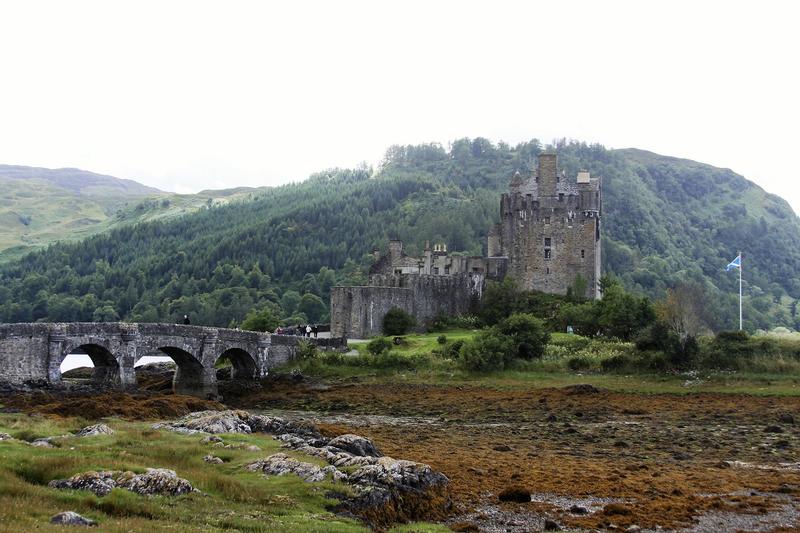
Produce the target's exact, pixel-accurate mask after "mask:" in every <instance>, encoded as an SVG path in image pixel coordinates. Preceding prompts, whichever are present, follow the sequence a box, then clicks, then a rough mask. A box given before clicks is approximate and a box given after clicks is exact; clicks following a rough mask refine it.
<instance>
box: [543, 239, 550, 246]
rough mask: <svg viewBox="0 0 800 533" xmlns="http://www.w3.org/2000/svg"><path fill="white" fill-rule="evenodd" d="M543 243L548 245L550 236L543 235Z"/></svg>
mask: <svg viewBox="0 0 800 533" xmlns="http://www.w3.org/2000/svg"><path fill="white" fill-rule="evenodd" d="M544 245H545V246H550V237H545V238H544Z"/></svg>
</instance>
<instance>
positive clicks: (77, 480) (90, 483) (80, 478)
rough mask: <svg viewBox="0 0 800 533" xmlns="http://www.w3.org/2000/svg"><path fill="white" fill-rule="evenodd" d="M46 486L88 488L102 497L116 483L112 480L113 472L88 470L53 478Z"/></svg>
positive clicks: (75, 488) (74, 488) (73, 488)
mask: <svg viewBox="0 0 800 533" xmlns="http://www.w3.org/2000/svg"><path fill="white" fill-rule="evenodd" d="M47 486H48V487H51V488H54V489H72V490H88V491H89V492H91V493H93V494H95V495H96V496H101V497H102V496H105V495H107V494H108V493H109V492H111V489H113V488H114V487H116V486H117V483H116V481H114V472H111V471H100V472H93V471H90V472H84V473H82V474H75V475H74V476H72V477H70V478H67V479H54V480H53V481H51V482H50V483H48V484H47Z"/></svg>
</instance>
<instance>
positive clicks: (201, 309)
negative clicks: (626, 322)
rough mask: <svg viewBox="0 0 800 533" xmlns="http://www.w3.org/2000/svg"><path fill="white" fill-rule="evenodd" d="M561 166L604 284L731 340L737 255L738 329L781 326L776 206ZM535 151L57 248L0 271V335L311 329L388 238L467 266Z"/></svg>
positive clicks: (407, 165) (584, 160)
mask: <svg viewBox="0 0 800 533" xmlns="http://www.w3.org/2000/svg"><path fill="white" fill-rule="evenodd" d="M550 148H554V149H557V151H558V152H559V161H560V165H561V167H562V168H563V169H564V170H565V171H566V172H567V173H568V174H570V175H572V174H574V173H575V172H577V170H578V169H579V168H587V169H589V170H591V172H592V174H593V175H600V176H602V177H603V180H604V181H603V186H604V210H605V212H604V246H605V257H604V269H605V270H606V271H608V272H611V273H614V274H615V275H617V276H618V277H620V278H621V279H622V281H623V283H624V284H625V285H626V286H627V287H628V288H630V289H633V290H636V291H640V292H643V293H645V294H648V295H650V296H651V297H653V298H660V297H663V294H664V290H665V289H666V288H667V287H670V286H672V285H674V284H675V283H677V282H680V281H687V280H691V281H696V282H698V283H700V284H702V285H703V286H704V288H705V292H706V296H707V299H708V301H709V302H710V303H712V304H713V305H711V306H710V311H711V316H710V320H711V322H712V326H714V327H715V328H717V329H723V328H731V327H733V325H734V323H735V318H736V313H737V311H736V294H737V293H736V280H737V279H738V278H737V277H736V275H735V273H726V272H725V271H724V267H725V265H726V264H727V263H728V262H729V261H730V260H731V259H733V257H734V256H735V255H736V251H737V249H742V250H743V251H744V252H745V265H746V267H745V276H746V279H747V284H746V296H747V298H746V300H745V317H746V326H747V327H749V328H750V329H755V328H757V327H774V326H777V325H786V326H790V327H795V322H796V320H795V316H794V311H795V309H796V306H795V305H794V302H795V300H796V299H797V298H799V297H800V276H798V275H797V273H796V272H795V266H796V265H797V264H798V260H800V221H798V218H797V217H796V216H795V214H794V213H793V212H792V210H791V208H790V207H789V206H788V204H786V202H785V201H783V200H782V199H780V198H778V197H776V196H774V195H769V194H767V193H766V192H764V191H763V190H762V189H761V188H759V187H758V186H756V185H755V184H753V183H751V182H749V181H747V180H746V179H744V178H743V177H742V176H739V175H737V174H735V173H734V172H732V171H730V170H727V169H720V168H715V167H711V166H709V165H704V164H701V163H696V162H692V161H688V160H682V159H676V158H671V157H664V156H659V155H656V154H652V153H649V152H644V151H641V150H633V149H629V150H607V149H605V148H603V147H601V146H596V145H595V146H588V145H585V144H581V143H559V144H558V145H557V146H554V147H550ZM542 149H544V147H543V146H542V145H541V144H540V143H539V142H538V141H535V140H534V141H531V142H528V143H523V144H520V145H517V146H515V147H510V146H508V145H505V144H502V143H501V144H500V145H497V146H495V145H493V144H492V143H490V142H489V141H486V140H485V139H474V140H469V139H462V140H459V141H456V142H454V143H453V144H452V146H451V147H450V149H449V150H446V149H444V148H442V147H441V146H438V145H419V146H405V147H392V148H390V149H389V150H388V151H387V154H386V158H385V160H384V161H383V163H382V164H381V167H380V168H379V169H378V170H377V171H371V170H370V169H365V168H362V169H355V170H331V171H327V172H322V173H319V174H316V175H314V176H312V177H310V178H309V179H308V180H306V181H305V182H303V183H300V184H293V185H287V186H283V187H276V188H273V189H268V190H262V191H258V192H255V193H251V196H252V199H251V200H246V201H244V200H243V201H240V202H236V203H235V205H231V206H225V205H220V206H215V207H213V208H211V209H204V210H201V211H197V212H195V213H193V214H189V215H187V216H183V217H179V218H173V219H171V220H170V221H169V223H164V222H160V221H153V222H149V223H144V224H137V225H135V226H131V225H128V226H125V227H120V228H117V229H115V230H113V231H111V232H107V233H103V234H101V235H97V236H95V237H92V238H90V239H86V240H84V241H81V242H76V243H64V244H59V245H56V246H52V247H50V248H49V249H47V250H44V251H40V252H37V253H33V254H30V255H28V256H26V257H24V258H23V259H21V260H19V261H14V262H12V263H9V264H8V265H6V266H5V267H3V268H2V270H1V271H0V281H2V286H0V320H3V321H24V320H37V319H49V320H79V319H81V320H91V319H96V320H103V319H109V320H110V319H116V318H124V319H131V320H147V321H151V320H174V319H175V318H176V317H178V316H179V315H182V314H183V313H189V314H191V315H192V316H193V317H194V318H195V320H196V322H197V323H208V324H216V325H228V324H231V323H236V322H237V321H240V320H241V319H242V318H243V317H244V315H245V314H246V313H247V312H248V311H249V310H250V309H251V308H253V307H257V306H268V307H270V308H271V309H272V310H273V311H274V312H275V313H277V314H280V315H281V316H284V317H290V318H289V319H290V320H304V319H308V320H312V321H316V320H324V319H326V318H327V317H326V316H325V314H326V299H327V297H328V294H329V289H330V286H331V285H332V284H334V283H357V282H360V281H363V271H364V269H365V268H366V266H367V265H368V264H369V257H368V256H367V254H368V252H369V251H370V250H371V249H372V248H373V247H374V246H384V245H385V242H386V240H387V239H388V238H390V237H391V238H400V239H403V240H405V241H406V242H407V243H408V246H409V248H410V253H414V252H415V251H417V250H418V248H419V247H420V246H421V245H422V243H423V242H424V240H426V239H430V240H432V241H442V242H447V243H448V245H449V248H450V249H451V250H462V251H464V252H466V253H470V254H479V253H482V252H483V247H484V241H485V235H486V230H487V228H488V226H489V224H490V223H492V222H494V221H496V219H497V218H498V213H497V209H498V204H499V193H500V192H501V191H503V190H505V189H506V187H507V184H508V181H509V178H510V176H511V175H512V174H513V172H514V171H515V170H517V169H520V170H522V171H527V170H529V169H530V168H532V166H533V165H534V164H535V160H536V155H537V154H538V153H539V152H540V151H541V150H542Z"/></svg>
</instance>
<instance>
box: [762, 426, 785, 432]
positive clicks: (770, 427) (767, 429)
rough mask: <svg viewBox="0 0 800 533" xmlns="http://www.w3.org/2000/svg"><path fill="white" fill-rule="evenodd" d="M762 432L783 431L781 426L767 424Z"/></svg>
mask: <svg viewBox="0 0 800 533" xmlns="http://www.w3.org/2000/svg"><path fill="white" fill-rule="evenodd" d="M764 433H783V428H782V427H780V426H767V427H765V428H764Z"/></svg>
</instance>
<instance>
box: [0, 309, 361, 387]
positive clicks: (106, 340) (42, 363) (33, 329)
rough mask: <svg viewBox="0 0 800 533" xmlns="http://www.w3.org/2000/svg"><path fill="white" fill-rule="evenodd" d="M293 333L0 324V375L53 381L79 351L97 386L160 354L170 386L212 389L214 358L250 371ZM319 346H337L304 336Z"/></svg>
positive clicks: (276, 361) (281, 356)
mask: <svg viewBox="0 0 800 533" xmlns="http://www.w3.org/2000/svg"><path fill="white" fill-rule="evenodd" d="M301 340H302V338H301V337H293V336H285V335H272V334H269V333H257V332H254V331H240V330H233V329H224V328H212V327H204V326H185V325H176V324H127V323H66V324H47V323H35V324H0V382H2V383H8V384H12V385H25V384H27V385H48V386H60V385H61V370H60V367H61V363H62V361H63V360H64V358H66V357H67V355H69V354H70V353H73V352H76V351H82V352H85V353H86V354H87V355H88V356H89V357H90V358H91V360H92V363H93V365H94V375H93V378H92V382H93V383H94V384H95V385H96V386H98V387H108V388H117V389H129V388H134V387H135V386H136V373H135V371H134V365H135V364H136V361H137V360H139V359H140V358H141V357H143V356H145V355H168V356H170V357H171V358H172V359H173V360H174V361H175V363H176V365H177V371H176V372H175V379H174V383H173V387H174V389H175V391H176V392H179V393H184V394H194V395H198V396H202V397H208V396H216V395H217V378H216V369H215V366H214V365H215V364H216V362H217V361H218V360H219V359H223V358H227V359H228V360H230V362H231V364H232V367H233V372H232V377H233V379H257V378H261V377H264V376H266V375H267V373H268V371H269V369H270V368H273V367H275V366H278V365H280V364H283V363H286V362H287V361H289V360H290V359H292V358H293V357H294V355H295V351H296V349H297V345H298V344H299V342H300V341H301ZM306 340H309V341H310V342H312V343H314V344H317V345H318V346H319V347H320V348H322V349H325V350H328V349H336V350H341V349H345V348H346V347H347V341H346V340H345V339H341V338H330V339H306Z"/></svg>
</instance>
